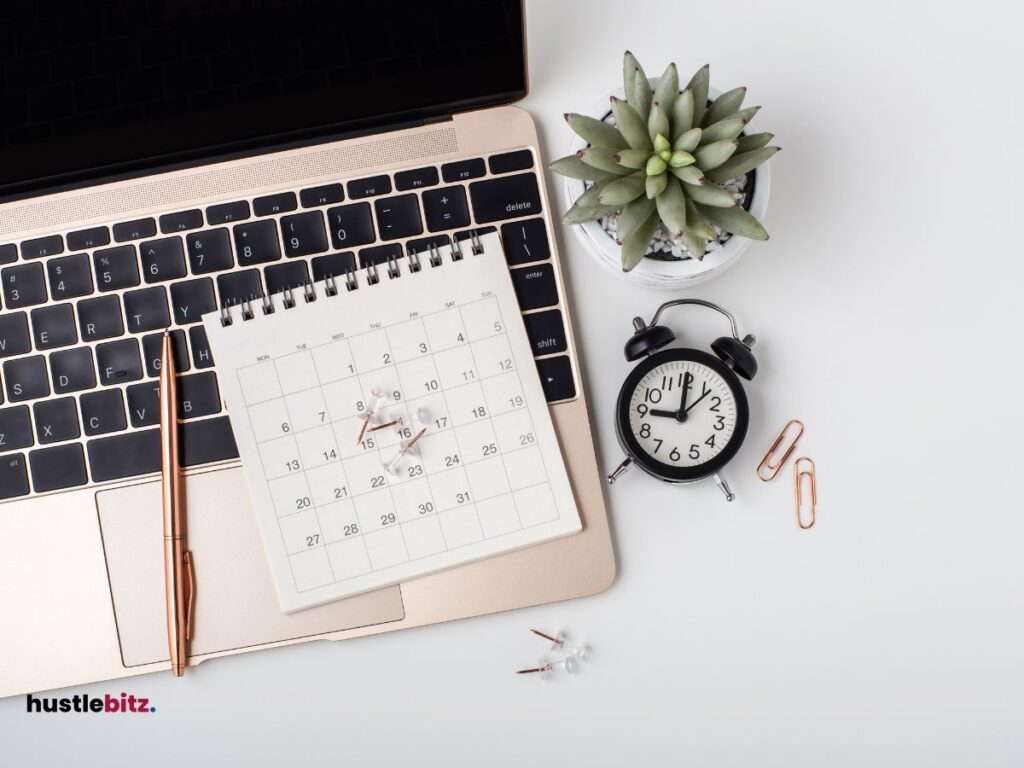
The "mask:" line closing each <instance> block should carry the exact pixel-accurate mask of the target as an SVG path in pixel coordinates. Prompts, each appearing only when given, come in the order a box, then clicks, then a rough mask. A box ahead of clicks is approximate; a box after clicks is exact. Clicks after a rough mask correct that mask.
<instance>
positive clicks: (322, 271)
mask: <svg viewBox="0 0 1024 768" xmlns="http://www.w3.org/2000/svg"><path fill="white" fill-rule="evenodd" d="M312 264H313V280H314V281H320V280H326V279H327V278H328V277H339V276H341V275H344V274H345V273H346V272H348V271H349V270H352V269H355V268H356V255H355V254H354V253H352V252H351V251H346V252H345V253H329V254H327V255H326V256H317V257H316V258H315V259H313V262H312ZM339 287H340V286H339Z"/></svg>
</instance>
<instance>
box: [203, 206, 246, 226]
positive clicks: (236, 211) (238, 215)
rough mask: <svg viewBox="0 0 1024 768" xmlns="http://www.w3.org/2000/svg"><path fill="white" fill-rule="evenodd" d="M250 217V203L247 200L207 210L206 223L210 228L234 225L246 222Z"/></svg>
mask: <svg viewBox="0 0 1024 768" xmlns="http://www.w3.org/2000/svg"><path fill="white" fill-rule="evenodd" d="M250 216H251V214H250V213H249V203H248V201H246V200H239V201H238V202H236V203H221V204H220V205H211V206H210V207H209V208H207V209H206V223H207V224H209V225H210V226H213V225H215V224H234V223H235V222H236V221H245V220H246V219H248V218H249V217H250Z"/></svg>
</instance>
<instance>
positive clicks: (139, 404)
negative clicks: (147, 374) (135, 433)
mask: <svg viewBox="0 0 1024 768" xmlns="http://www.w3.org/2000/svg"><path fill="white" fill-rule="evenodd" d="M125 393H126V394H127V395H128V418H129V419H130V420H131V423H132V426H133V427H135V428H136V429H138V428H139V427H156V426H159V424H160V385H159V384H158V383H157V382H155V381H147V382H144V383H143V384H132V385H131V386H130V387H128V388H127V389H126V390H125Z"/></svg>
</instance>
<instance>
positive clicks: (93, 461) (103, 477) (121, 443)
mask: <svg viewBox="0 0 1024 768" xmlns="http://www.w3.org/2000/svg"><path fill="white" fill-rule="evenodd" d="M86 447H87V449H88V451H89V468H90V469H91V470H92V479H93V480H94V481H96V482H97V483H103V482H106V481H107V480H120V479H121V478H123V477H134V476H136V475H148V474H152V473H153V472H159V471H160V430H159V429H144V430H142V431H141V432H128V433H127V434H124V435H115V436H114V437H101V438H99V439H98V440H90V441H89V443H88V445H87V446H86Z"/></svg>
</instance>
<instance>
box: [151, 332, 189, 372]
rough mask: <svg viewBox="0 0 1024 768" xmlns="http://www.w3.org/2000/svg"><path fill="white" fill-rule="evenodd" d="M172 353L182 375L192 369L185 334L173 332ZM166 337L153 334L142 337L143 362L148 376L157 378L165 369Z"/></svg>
mask: <svg viewBox="0 0 1024 768" xmlns="http://www.w3.org/2000/svg"><path fill="white" fill-rule="evenodd" d="M171 351H172V352H173V353H174V366H175V369H176V370H177V371H178V372H179V373H180V372H182V371H187V370H188V369H189V368H191V367H192V364H191V363H190V362H189V359H188V345H186V344H185V332H184V331H182V330H175V331H171ZM163 357H164V335H163V334H162V333H151V334H149V335H148V336H143V337H142V361H143V363H144V364H145V366H146V375H147V376H149V377H151V378H156V377H157V376H159V375H160V369H161V368H162V367H163Z"/></svg>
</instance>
